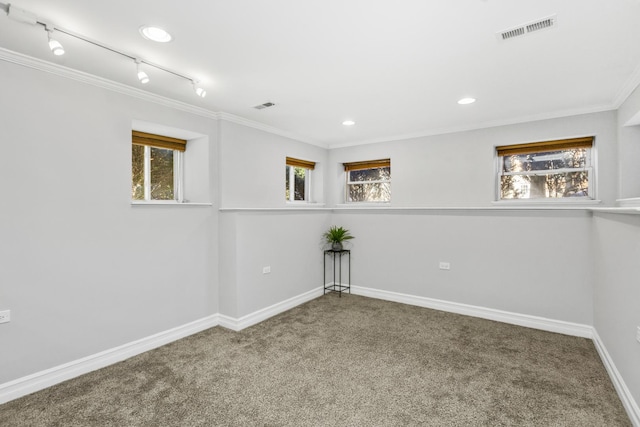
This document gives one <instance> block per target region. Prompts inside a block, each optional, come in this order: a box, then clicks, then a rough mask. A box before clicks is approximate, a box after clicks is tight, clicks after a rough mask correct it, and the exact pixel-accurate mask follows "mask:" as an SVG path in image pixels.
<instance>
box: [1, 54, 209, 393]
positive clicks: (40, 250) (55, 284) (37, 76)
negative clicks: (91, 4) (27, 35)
mask: <svg viewBox="0 0 640 427" xmlns="http://www.w3.org/2000/svg"><path fill="white" fill-rule="evenodd" d="M0 75H2V77H3V81H5V82H10V84H5V85H4V86H3V90H2V96H0V118H1V120H2V124H1V126H0V143H1V144H2V159H3V162H2V167H1V168H0V182H2V183H3V185H2V188H3V194H2V197H1V202H0V204H1V206H0V216H1V221H0V307H1V308H2V309H11V316H12V319H11V322H10V323H7V324H3V325H0V343H1V344H0V347H2V349H3V351H2V352H0V383H4V382H6V381H9V380H13V379H16V378H20V377H23V376H25V375H28V374H32V373H34V372H38V371H40V370H44V369H47V368H51V367H54V366H58V365H60V364H63V363H67V362H70V361H73V360H77V359H79V358H82V357H85V356H88V355H92V354H95V353H98V352H101V351H104V350H107V349H111V348H114V347H117V346H119V345H123V344H125V343H129V342H132V341H135V340H138V339H141V338H144V337H148V336H150V335H152V334H155V333H158V332H162V331H166V330H168V329H171V328H173V327H177V326H181V325H184V324H185V323H188V322H191V321H194V320H197V319H201V318H203V317H205V316H208V315H211V314H213V313H217V312H218V278H217V259H218V254H217V250H218V249H217V245H216V246H214V245H212V244H211V242H215V241H217V215H218V214H217V211H216V210H215V209H212V208H211V207H198V206H189V207H186V206H178V207H163V206H145V207H132V206H131V204H130V199H131V129H132V122H133V121H134V120H142V121H145V122H149V123H158V124H162V125H165V126H170V127H175V128H179V129H185V130H188V131H191V132H195V133H198V134H201V135H208V136H210V140H209V143H210V147H202V146H201V147H199V150H198V151H199V152H200V154H202V155H203V156H204V159H205V161H204V164H205V165H211V169H213V168H214V166H213V165H215V162H216V161H217V159H216V155H217V147H216V144H217V141H216V139H217V137H216V135H217V121H216V120H211V119H207V118H204V117H199V116H196V115H193V114H187V113H184V112H181V111H178V110H174V109H171V108H167V107H163V106H160V105H157V104H154V103H150V102H145V101H141V100H138V99H136V98H132V97H130V96H125V95H122V94H118V93H115V92H112V91H107V90H104V89H100V88H97V87H94V86H90V85H85V84H81V83H78V82H76V81H73V80H70V79H67V78H62V77H58V76H55V75H53V74H49V73H44V72H40V71H36V70H33V69H30V68H25V67H22V66H18V65H15V64H11V63H7V62H3V61H0ZM207 172H208V171H207ZM209 179H210V177H209V175H208V174H207V173H203V174H202V176H201V177H200V180H199V181H201V184H202V185H201V186H200V188H201V189H202V188H205V189H206V188H210V186H209V184H210V183H209V182H207V181H208V180H209ZM214 195H215V194H213V191H212V194H211V195H210V196H209V199H211V200H213V197H214Z"/></svg>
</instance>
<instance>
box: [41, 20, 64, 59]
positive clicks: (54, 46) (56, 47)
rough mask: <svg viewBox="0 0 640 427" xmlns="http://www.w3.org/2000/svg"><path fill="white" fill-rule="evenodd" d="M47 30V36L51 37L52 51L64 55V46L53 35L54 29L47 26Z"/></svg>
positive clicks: (50, 47) (50, 45)
mask: <svg viewBox="0 0 640 427" xmlns="http://www.w3.org/2000/svg"><path fill="white" fill-rule="evenodd" d="M45 30H46V31H47V38H48V39H49V49H51V52H53V54H54V55H56V56H60V55H64V48H63V47H62V45H61V44H60V42H59V41H58V40H56V39H54V38H53V37H51V35H52V34H53V30H51V29H49V28H47V27H45Z"/></svg>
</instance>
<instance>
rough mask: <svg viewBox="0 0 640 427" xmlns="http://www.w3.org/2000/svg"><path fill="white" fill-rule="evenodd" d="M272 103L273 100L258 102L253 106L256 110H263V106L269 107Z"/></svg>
mask: <svg viewBox="0 0 640 427" xmlns="http://www.w3.org/2000/svg"><path fill="white" fill-rule="evenodd" d="M274 105H276V104H274V103H273V102H265V103H264V104H260V105H256V106H254V107H253V108H255V109H256V110H264V109H265V108H269V107H273V106H274Z"/></svg>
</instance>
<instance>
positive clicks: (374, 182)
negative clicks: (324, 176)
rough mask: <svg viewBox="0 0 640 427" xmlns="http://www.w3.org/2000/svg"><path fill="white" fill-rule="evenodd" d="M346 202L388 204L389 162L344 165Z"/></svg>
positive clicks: (373, 161) (389, 185) (387, 160)
mask: <svg viewBox="0 0 640 427" xmlns="http://www.w3.org/2000/svg"><path fill="white" fill-rule="evenodd" d="M344 170H345V172H346V175H347V195H346V199H347V202H390V201H391V160H390V159H382V160H370V161H364V162H353V163H345V164H344Z"/></svg>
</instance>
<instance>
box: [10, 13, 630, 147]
mask: <svg viewBox="0 0 640 427" xmlns="http://www.w3.org/2000/svg"><path fill="white" fill-rule="evenodd" d="M0 2H5V4H6V3H11V4H12V5H13V6H14V7H16V8H21V9H25V10H28V11H29V12H32V13H34V14H35V15H37V17H38V20H39V21H41V22H47V23H50V24H52V25H53V26H55V27H59V28H62V29H65V30H68V31H71V32H73V33H76V34H79V35H82V36H83V37H85V38H88V39H92V40H95V41H98V42H100V43H101V44H104V45H107V46H111V47H114V48H116V49H117V50H120V51H122V52H125V53H127V54H130V55H132V56H135V57H139V58H141V59H143V60H144V61H147V62H151V63H155V64H158V65H161V66H163V67H166V68H167V69H170V70H173V71H176V72H178V73H179V74H183V75H186V76H188V77H190V78H195V79H198V80H200V81H201V83H200V84H201V85H202V86H203V87H204V88H205V89H206V90H207V97H206V98H199V97H197V96H196V95H195V93H194V91H193V88H192V86H191V84H190V83H189V82H188V81H187V80H185V79H181V78H179V77H176V76H174V75H172V74H170V73H166V72H163V71H160V70H157V69H154V68H152V67H149V66H144V64H143V69H144V70H145V71H146V72H147V73H148V74H149V76H150V78H151V82H150V83H148V84H146V85H144V86H143V85H142V84H140V83H139V82H138V80H137V78H136V67H135V63H134V61H133V60H131V59H129V58H126V57H124V56H121V55H118V54H115V53H113V52H110V51H107V50H104V49H102V48H99V47H96V46H94V45H92V44H90V43H86V42H83V41H79V40H77V39H74V38H73V37H71V36H68V35H66V34H62V33H55V36H56V38H57V39H58V40H59V41H60V42H61V43H62V44H63V45H64V47H65V50H66V54H65V55H63V56H59V57H58V56H54V55H53V54H52V53H51V51H50V50H49V48H48V46H47V37H46V32H45V31H44V29H43V27H42V26H40V25H28V24H25V23H21V22H17V21H16V20H14V19H11V18H10V17H9V16H7V14H6V13H4V11H2V10H0V47H2V48H4V49H8V50H10V51H14V52H18V53H22V54H25V55H28V56H31V57H35V58H38V59H41V60H45V61H49V62H51V63H55V64H59V65H62V66H64V67H69V68H72V69H75V70H80V71H83V72H86V73H89V74H92V75H96V76H99V77H102V78H106V79H109V80H113V81H116V82H119V83H122V84H124V85H127V86H132V87H136V88H139V89H142V90H144V91H148V92H150V93H153V94H158V95H162V96H165V97H169V98H172V99H175V100H178V101H182V102H185V103H188V104H191V105H194V106H197V107H202V108H205V109H207V110H210V111H214V112H225V113H228V114H232V115H235V116H239V117H241V118H244V119H248V120H251V121H254V122H257V123H261V124H263V125H266V126H269V127H273V128H276V129H279V130H281V131H282V132H283V133H286V134H288V135H292V136H295V137H296V138H298V139H300V140H302V141H305V142H309V143H313V144H317V145H320V146H325V147H337V146H345V145H351V144H358V143H367V142H376V141H386V140H394V139H401V138H407V137H413V136H420V135H430V134H437V133H445V132H451V131H458V130H465V129H473V128H481V127H487V126H493V125H500V124H507V123H517V122H522V121H529V120H535V119H543V118H551V117H561V116H566V115H572V114H580V113H587V112H594V111H604V110H611V109H615V108H617V107H618V106H619V105H620V103H621V102H622V101H624V99H625V98H626V96H627V95H629V94H630V92H631V91H632V90H633V89H634V88H635V87H636V86H637V84H638V83H640V48H638V46H640V25H638V21H639V19H640V1H639V0H610V1H604V0H555V1H551V0H519V1H513V0H455V1H426V0H394V1H391V0H322V1H320V0H305V1H301V0H269V1H265V0H235V1H234V0H188V1H183V2H175V1H172V2H169V1H166V0H136V1H130V0H111V1H108V2H103V1H100V2H98V1H86V0H56V1H51V0H16V1H14V2H8V1H7V0H0ZM552 15H555V18H556V25H554V26H553V27H552V28H550V29H545V30H541V31H537V32H533V33H530V34H526V35H524V36H521V37H515V38H513V39H509V40H501V39H499V38H498V37H497V36H496V33H497V32H500V31H503V30H506V29H510V28H512V27H516V26H519V25H521V24H525V23H529V22H532V21H537V20H539V19H542V18H546V17H549V16H552ZM142 25H156V26H160V27H163V28H165V29H166V30H168V31H169V32H170V33H171V34H172V35H173V37H174V39H173V40H172V41H171V42H169V43H165V44H161V43H155V42H152V41H149V40H146V39H144V38H142V37H141V35H140V34H139V31H138V29H139V28H140V27H141V26H142ZM468 96H469V97H473V98H476V99H477V102H475V103H474V104H470V105H458V104H457V101H458V100H459V99H460V98H462V97H468ZM267 101H270V102H273V103H275V104H276V105H275V106H274V107H271V108H267V109H263V110H256V109H254V108H252V107H253V106H255V105H257V104H262V103H264V102H267ZM347 119H351V120H354V121H355V122H356V124H355V125H354V126H349V127H347V126H343V125H342V122H343V121H344V120H347Z"/></svg>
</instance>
